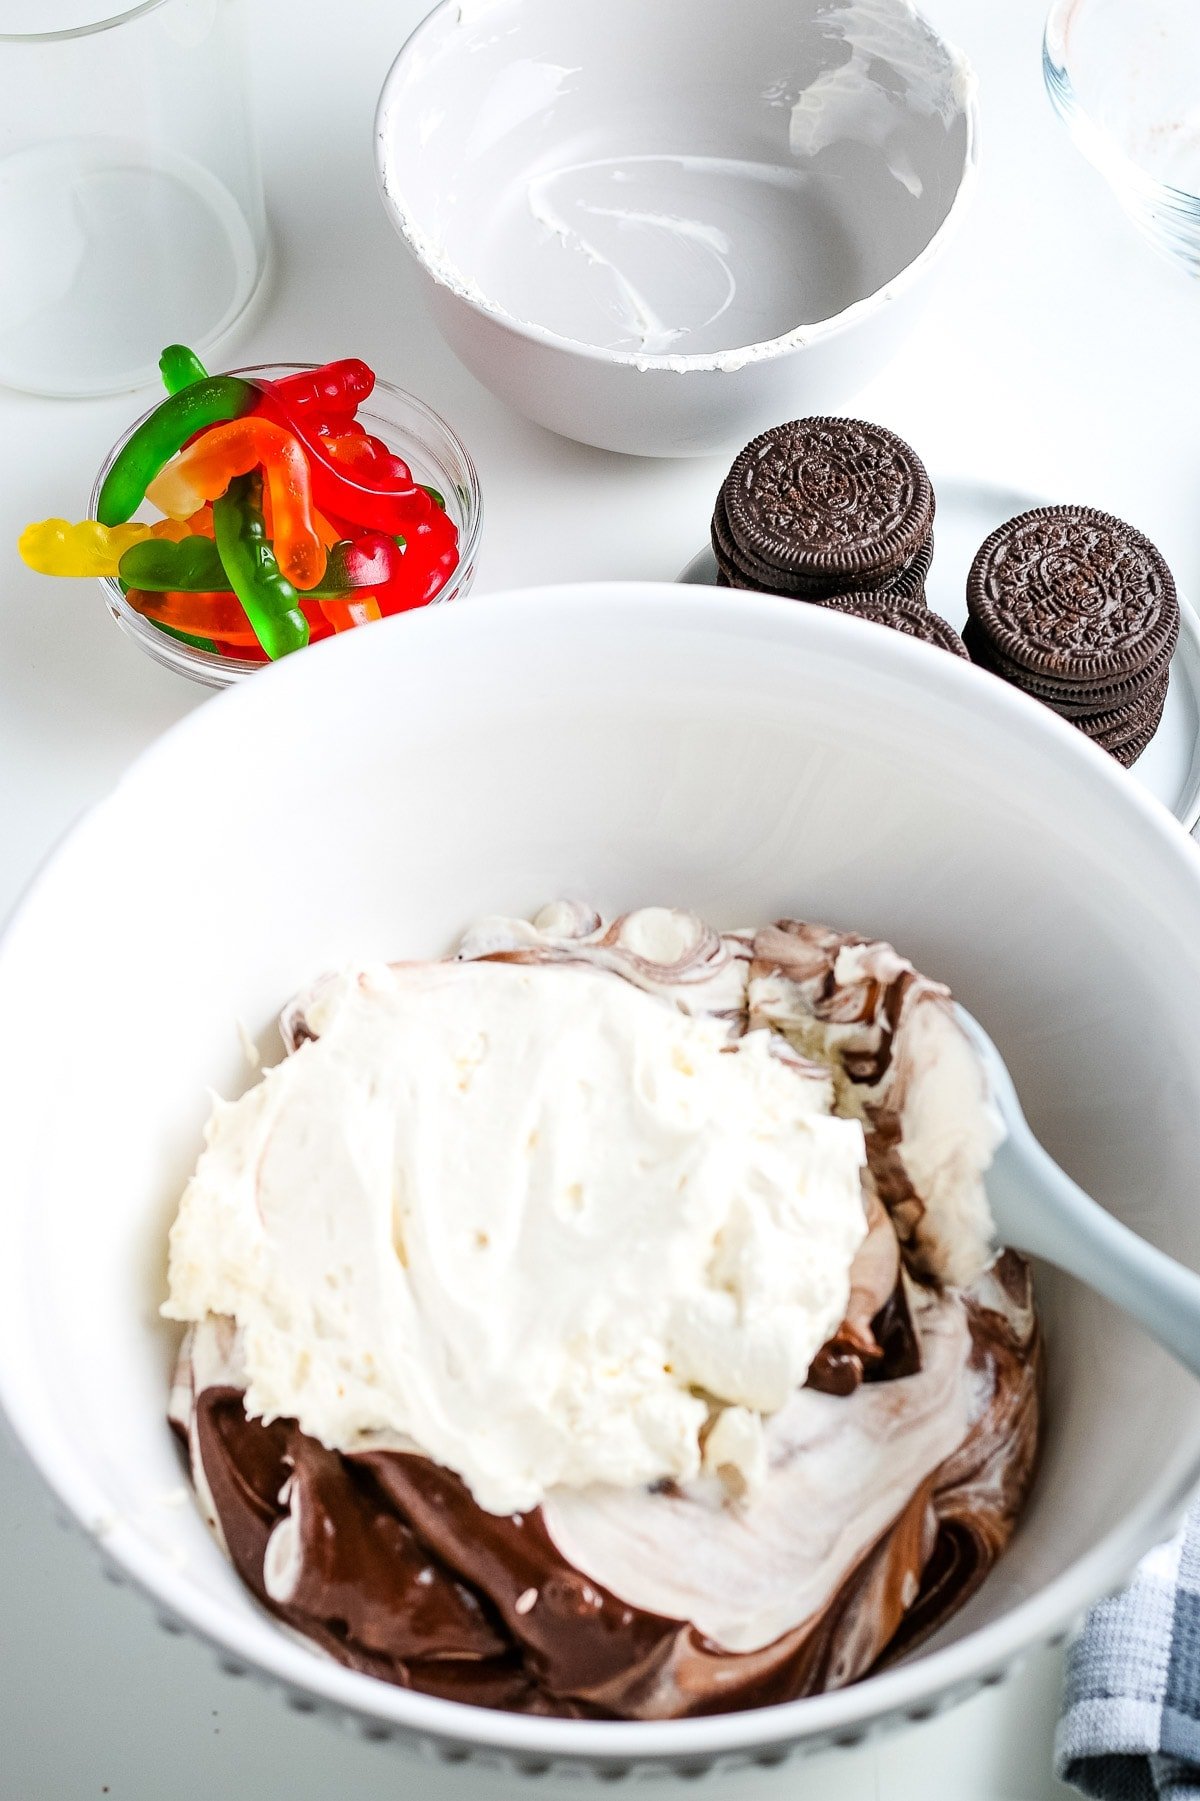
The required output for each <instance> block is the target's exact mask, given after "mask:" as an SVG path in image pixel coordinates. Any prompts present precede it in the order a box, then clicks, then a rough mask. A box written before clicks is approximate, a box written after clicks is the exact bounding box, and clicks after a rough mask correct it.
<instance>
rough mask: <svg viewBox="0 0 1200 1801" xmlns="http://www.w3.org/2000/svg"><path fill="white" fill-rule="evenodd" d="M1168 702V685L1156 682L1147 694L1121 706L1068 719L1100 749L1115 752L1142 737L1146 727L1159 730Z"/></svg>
mask: <svg viewBox="0 0 1200 1801" xmlns="http://www.w3.org/2000/svg"><path fill="white" fill-rule="evenodd" d="M1166 703H1167V684H1166V682H1161V683H1159V684H1158V685H1157V686H1156V687H1155V688H1154V689H1153V690H1152V691H1151V692H1150V693H1148V694H1146V695H1144V696H1139V697H1138V698H1137V699H1136V700H1133V701H1130V702H1129V703H1127V704H1126V705H1125V706H1123V707H1117V708H1115V709H1113V710H1112V711H1109V712H1106V713H1093V714H1091V715H1085V716H1084V717H1082V718H1076V719H1072V720H1071V724H1072V725H1075V726H1078V727H1079V730H1080V731H1081V732H1085V733H1086V734H1087V736H1088V737H1089V738H1090V739H1091V740H1092V742H1093V743H1094V744H1098V745H1099V746H1100V748H1101V750H1111V751H1113V752H1116V751H1118V750H1120V749H1121V748H1122V746H1123V745H1126V744H1129V743H1131V742H1132V741H1133V740H1134V739H1135V738H1138V737H1140V736H1141V734H1142V732H1144V731H1145V730H1146V729H1147V728H1149V729H1150V730H1151V731H1152V732H1154V731H1157V730H1158V726H1159V722H1160V721H1161V719H1162V716H1163V708H1164V707H1165V706H1166Z"/></svg>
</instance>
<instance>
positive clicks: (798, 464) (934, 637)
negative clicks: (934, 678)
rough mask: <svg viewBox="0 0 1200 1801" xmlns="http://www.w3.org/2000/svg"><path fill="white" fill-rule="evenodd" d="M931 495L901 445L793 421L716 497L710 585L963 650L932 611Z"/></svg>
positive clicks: (751, 455) (757, 442)
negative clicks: (799, 603) (805, 605)
mask: <svg viewBox="0 0 1200 1801" xmlns="http://www.w3.org/2000/svg"><path fill="white" fill-rule="evenodd" d="M933 514H934V495H933V489H932V487H931V486H930V483H929V477H928V475H927V474H926V472H925V466H924V464H923V463H922V462H921V459H920V457H919V456H918V455H917V454H916V452H915V451H914V450H912V449H911V448H910V446H909V445H907V444H906V443H905V442H904V440H903V439H902V438H898V437H896V436H895V434H894V433H893V432H890V431H886V430H885V429H884V428H883V427H882V426H879V425H868V424H866V423H864V422H863V421H861V420H858V419H796V420H793V421H792V422H791V423H790V424H788V425H777V426H775V427H774V428H773V429H772V430H771V431H768V432H764V433H763V434H762V436H761V437H758V438H755V439H754V441H753V443H751V444H748V445H747V446H746V448H745V450H743V451H742V453H741V455H740V456H739V457H738V458H737V460H736V462H735V463H734V465H733V467H732V469H731V470H730V471H729V474H728V475H727V476H726V478H725V481H724V483H723V485H722V488H721V492H720V494H719V495H718V496H717V504H716V509H715V511H714V513H713V522H712V542H713V550H714V552H715V554H716V559H717V569H718V581H719V583H720V585H721V586H723V587H728V588H748V589H752V590H753V591H754V592H756V593H759V594H775V595H781V596H784V597H786V598H787V599H789V600H803V601H808V602H810V603H811V604H813V605H815V606H822V607H834V608H836V609H837V610H838V611H839V612H844V613H853V614H855V615H856V616H857V617H859V618H862V619H872V620H875V621H876V622H877V623H878V624H880V625H887V626H890V627H892V629H893V630H896V631H902V632H906V633H907V634H908V635H909V636H910V637H916V638H922V639H924V640H925V641H926V642H927V643H932V644H937V645H940V646H941V648H942V649H944V650H949V651H953V652H954V653H956V654H957V655H959V656H964V655H965V654H966V653H965V651H964V649H963V645H962V641H961V639H960V638H959V637H958V634H957V633H956V632H955V631H954V630H953V629H952V628H951V627H950V626H949V625H947V623H946V621H945V620H944V619H940V618H939V617H938V615H937V614H936V613H931V612H930V610H929V608H928V606H927V605H926V602H925V578H926V576H927V575H928V573H929V568H930V564H931V563H932V561H933Z"/></svg>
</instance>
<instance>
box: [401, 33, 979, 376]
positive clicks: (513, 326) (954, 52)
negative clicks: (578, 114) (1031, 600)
mask: <svg viewBox="0 0 1200 1801" xmlns="http://www.w3.org/2000/svg"><path fill="white" fill-rule="evenodd" d="M488 3H489V4H491V3H494V0H488ZM501 3H505V4H515V3H516V0H501ZM887 4H889V5H894V6H895V8H896V11H897V12H898V13H900V14H902V15H903V16H904V17H906V18H908V19H910V20H913V21H915V23H916V24H917V25H918V26H919V27H920V28H922V29H923V30H924V31H925V32H927V33H928V35H929V36H930V37H931V38H932V39H934V40H935V41H936V42H937V43H938V44H939V45H940V46H941V48H942V49H943V50H944V52H945V54H946V57H947V59H948V61H949V62H951V63H952V64H956V65H957V67H958V71H959V75H960V100H961V107H962V115H963V119H964V122H965V125H966V136H965V142H964V147H963V159H962V167H961V169H960V171H959V176H958V184H957V186H956V188H955V190H954V196H953V198H952V200H951V202H950V205H949V207H948V208H947V210H946V213H945V215H944V217H943V218H942V220H941V222H940V223H939V224H938V226H937V228H936V230H935V231H934V232H933V234H932V236H931V237H930V238H929V240H928V242H927V243H926V244H925V245H924V247H923V248H922V249H921V250H920V251H918V253H917V255H916V256H915V257H914V258H913V259H912V261H911V262H908V263H906V264H905V266H904V267H903V269H901V270H899V271H898V272H897V273H896V274H895V275H893V276H892V277H891V279H890V280H888V281H886V282H885V283H884V284H883V286H882V287H879V288H876V289H874V290H873V291H872V292H871V293H870V294H864V295H862V296H861V297H860V298H859V299H858V300H854V301H851V302H850V304H849V305H848V306H845V307H843V308H842V309H841V310H840V311H839V312H836V313H831V314H830V315H829V317H828V318H827V319H818V320H814V321H813V322H812V323H811V324H804V325H796V326H793V327H792V328H791V329H790V330H789V331H786V332H783V333H781V334H780V335H779V336H777V337H774V338H764V339H761V340H759V341H757V342H755V343H751V344H741V345H731V346H729V347H728V348H727V349H724V350H718V351H694V352H692V353H690V354H687V355H675V354H672V353H671V352H669V351H658V352H653V353H651V352H647V351H642V350H606V349H604V348H602V347H601V346H599V345H596V344H587V343H584V342H583V341H582V340H581V339H579V338H571V337H566V336H564V335H563V334H562V333H561V332H555V331H551V330H549V328H548V327H546V326H542V325H538V324H536V323H535V322H533V321H531V320H527V319H520V318H518V317H517V316H516V314H514V313H510V312H509V311H507V309H506V308H504V307H502V306H500V305H499V303H498V302H495V301H491V300H489V299H488V298H487V296H486V295H485V294H484V293H483V292H482V291H481V290H480V289H478V288H477V287H476V286H475V285H474V283H472V282H469V281H467V280H466V279H465V278H464V276H463V274H462V273H461V272H458V271H455V270H454V269H453V268H451V267H450V266H449V265H442V266H439V265H438V263H437V262H436V261H435V260H433V259H432V258H431V257H430V256H429V255H428V254H427V240H426V238H425V235H424V233H422V232H421V231H420V229H419V228H418V227H417V225H416V224H415V222H414V220H413V218H412V216H411V213H410V211H409V208H408V207H407V205H406V204H405V202H404V200H403V198H402V197H401V195H400V194H399V193H398V191H395V190H394V189H393V187H392V186H391V182H392V179H393V173H394V161H393V158H392V156H391V154H390V151H389V144H388V136H387V131H386V115H387V113H388V110H389V108H390V106H391V104H392V97H393V90H395V89H397V88H399V87H400V85H401V83H402V81H403V79H404V77H405V75H406V74H407V70H408V64H409V62H410V60H411V59H412V57H413V56H414V54H415V53H417V52H418V51H419V49H420V47H421V45H422V43H423V40H424V39H425V37H426V36H427V35H429V36H432V35H433V34H434V33H435V32H438V31H442V30H444V29H445V26H446V23H447V22H450V23H453V24H457V23H459V22H460V21H461V20H462V17H463V14H464V12H465V10H466V8H465V6H464V0H439V3H438V5H436V6H435V7H434V8H433V9H432V11H430V12H429V13H428V14H427V15H426V17H425V18H424V19H423V20H422V21H421V23H420V24H419V25H418V26H417V27H416V29H415V30H414V31H412V32H411V33H410V35H409V36H408V37H407V38H406V39H405V41H404V43H403V44H402V45H401V47H400V49H399V51H398V52H397V54H396V56H395V58H394V60H393V62H392V65H391V67H390V68H389V70H388V72H387V75H386V76H385V77H384V83H383V88H382V90H381V91H380V95H379V99H378V102H377V103H376V108H375V125H374V139H375V179H376V184H377V186H378V189H379V194H380V198H381V199H382V201H383V205H384V207H385V209H386V211H387V213H388V216H389V217H390V219H391V221H392V224H393V226H394V227H395V230H396V231H397V233H398V234H399V236H400V237H401V239H402V240H403V242H404V244H405V245H406V247H407V248H408V250H409V252H410V254H411V255H412V257H413V259H414V260H415V262H416V263H417V264H418V266H419V267H420V268H421V269H422V270H423V271H424V273H425V274H426V275H427V276H428V278H429V279H430V280H431V281H432V282H434V284H435V285H436V286H437V287H438V288H440V289H442V290H444V291H445V292H446V293H447V294H451V295H453V296H454V298H455V299H456V300H457V301H459V302H460V303H461V304H462V305H464V306H466V307H468V308H469V309H470V310H471V311H472V312H474V313H475V314H476V315H477V317H479V318H481V319H486V320H489V321H491V322H492V323H493V324H498V325H500V326H503V327H504V328H505V329H506V330H507V331H509V332H511V333H512V334H513V335H514V336H515V337H519V338H522V339H524V340H525V342H526V343H529V344H534V345H538V346H540V347H542V348H544V349H551V350H558V351H565V352H567V353H569V354H570V355H571V356H573V357H578V358H580V359H581V360H582V361H585V362H589V363H596V364H598V365H600V366H601V367H604V368H627V369H633V370H635V371H636V372H637V373H638V374H647V373H652V372H654V371H665V372H667V373H670V374H677V375H688V374H703V373H720V374H733V373H736V372H737V371H738V370H739V369H741V368H743V367H745V366H746V365H747V364H749V363H756V364H757V363H769V362H774V361H776V360H777V359H779V358H781V357H786V356H790V355H791V354H792V352H793V351H797V350H806V349H808V348H809V347H810V346H812V345H814V344H820V343H823V342H825V341H826V340H828V339H832V338H837V337H840V336H841V335H842V333H843V332H846V331H850V330H852V329H853V328H854V326H856V325H858V324H860V323H861V322H862V321H863V320H864V319H867V318H869V317H870V316H871V315H872V314H874V313H876V312H879V311H880V310H881V309H882V308H883V307H885V306H887V305H889V304H890V303H891V302H892V301H894V300H897V299H899V298H900V296H901V295H903V294H904V293H906V292H907V291H908V289H909V288H910V287H912V286H913V285H914V283H915V282H917V281H918V280H919V279H920V277H921V276H922V275H923V274H924V273H925V271H926V269H928V268H929V267H930V266H931V265H932V264H933V263H934V262H936V261H937V260H938V258H939V257H940V256H941V255H942V253H943V251H944V250H945V248H946V246H947V245H948V243H949V242H950V240H951V238H952V236H953V235H954V233H955V232H956V231H957V230H958V228H959V226H960V225H961V223H962V220H963V216H964V214H965V212H966V209H967V206H968V205H969V203H970V201H971V200H972V199H973V197H974V193H975V188H976V184H977V181H978V176H979V152H980V111H979V83H978V79H977V77H976V75H975V72H974V69H973V68H972V66H971V64H970V62H969V61H968V60H967V58H966V56H965V55H964V54H963V52H962V51H961V50H959V49H958V48H957V47H956V46H955V45H954V44H952V43H951V42H950V41H949V39H947V38H945V37H944V36H943V35H942V33H941V32H940V31H938V30H937V29H936V27H935V26H934V25H933V24H932V23H931V22H930V20H929V19H928V18H927V17H926V16H925V14H924V13H923V12H922V11H921V10H920V8H919V7H917V6H916V5H915V4H913V0H887Z"/></svg>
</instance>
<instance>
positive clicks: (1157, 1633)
mask: <svg viewBox="0 0 1200 1801" xmlns="http://www.w3.org/2000/svg"><path fill="white" fill-rule="evenodd" d="M1055 1767H1056V1769H1057V1771H1058V1774H1059V1775H1060V1776H1061V1777H1062V1779H1063V1781H1064V1782H1070V1783H1073V1784H1074V1785H1075V1787H1076V1788H1079V1789H1081V1790H1082V1791H1083V1793H1084V1794H1085V1795H1092V1796H1095V1797H1097V1801H1200V1502H1197V1503H1196V1504H1194V1505H1193V1507H1192V1511H1191V1513H1190V1514H1189V1515H1188V1518H1187V1521H1186V1523H1185V1525H1184V1528H1183V1530H1182V1532H1180V1534H1179V1536H1178V1537H1177V1538H1175V1539H1172V1541H1171V1543H1170V1544H1168V1545H1160V1546H1159V1548H1158V1550H1157V1551H1152V1552H1151V1553H1150V1555H1149V1557H1147V1558H1146V1559H1145V1560H1144V1562H1143V1563H1142V1564H1141V1566H1140V1567H1139V1569H1138V1572H1137V1574H1136V1576H1135V1577H1134V1579H1133V1581H1132V1582H1131V1584H1130V1585H1129V1587H1128V1588H1127V1589H1126V1590H1125V1592H1124V1593H1123V1594H1120V1595H1116V1596H1115V1597H1114V1598H1113V1599H1112V1600H1110V1601H1101V1602H1100V1604H1099V1605H1098V1606H1097V1607H1094V1608H1093V1609H1092V1611H1091V1613H1090V1614H1089V1616H1088V1620H1087V1624H1086V1625H1085V1626H1084V1628H1083V1631H1082V1632H1081V1633H1080V1634H1079V1637H1078V1638H1077V1639H1076V1641H1075V1643H1074V1645H1073V1646H1072V1647H1071V1650H1070V1652H1069V1654H1068V1657H1067V1680H1066V1693H1065V1696H1064V1700H1063V1714H1062V1719H1061V1720H1060V1721H1059V1726H1058V1737H1057V1740H1056V1743H1055Z"/></svg>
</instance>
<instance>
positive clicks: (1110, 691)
mask: <svg viewBox="0 0 1200 1801" xmlns="http://www.w3.org/2000/svg"><path fill="white" fill-rule="evenodd" d="M962 635H963V642H964V644H965V645H966V647H967V653H968V655H969V656H970V658H971V660H972V662H974V663H978V664H979V666H980V668H981V669H988V670H990V671H991V673H992V674H993V675H998V676H999V677H1000V678H1001V680H1002V681H1006V682H1010V683H1011V684H1012V685H1013V687H1014V688H1020V689H1021V690H1022V692H1023V693H1025V694H1031V695H1032V696H1033V697H1034V699H1035V700H1040V701H1044V702H1045V704H1046V705H1047V706H1048V707H1052V708H1053V709H1054V711H1055V712H1056V713H1061V714H1062V716H1063V718H1064V719H1078V718H1085V717H1090V716H1091V715H1093V714H1096V713H1101V712H1113V711H1116V710H1117V709H1118V708H1120V707H1127V706H1128V705H1129V704H1130V702H1131V701H1134V700H1136V699H1138V697H1139V696H1141V695H1143V694H1145V693H1147V692H1149V691H1151V690H1152V689H1154V688H1157V687H1160V686H1163V687H1165V683H1166V680H1167V676H1168V674H1169V673H1170V667H1171V656H1172V654H1173V653H1174V649H1175V644H1176V641H1177V634H1172V636H1171V637H1170V638H1169V639H1168V641H1167V643H1166V644H1165V645H1164V646H1163V649H1162V651H1161V652H1160V654H1159V655H1158V656H1157V657H1156V658H1155V660H1154V662H1153V663H1152V664H1151V665H1150V666H1149V667H1148V668H1147V669H1144V670H1143V671H1142V672H1141V674H1140V675H1135V676H1125V677H1123V678H1122V679H1121V680H1120V681H1117V682H1112V683H1107V682H1106V683H1096V682H1092V683H1087V682H1080V681H1074V682H1073V681H1069V680H1064V681H1055V680H1053V679H1052V678H1051V677H1048V676H1047V677H1042V676H1036V675H1030V674H1029V672H1028V671H1027V670H1024V669H1022V668H1021V667H1020V665H1019V664H1017V663H1014V662H1013V661H1011V659H1009V658H1008V657H1005V656H1003V655H1002V654H1001V653H1000V652H999V651H997V649H996V647H995V645H994V644H992V643H991V642H990V641H989V640H988V638H987V636H986V634H985V633H984V632H983V631H982V630H981V629H980V627H979V625H978V624H977V622H976V621H975V620H974V619H968V620H967V622H966V624H965V625H964V627H963V634H962Z"/></svg>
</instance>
